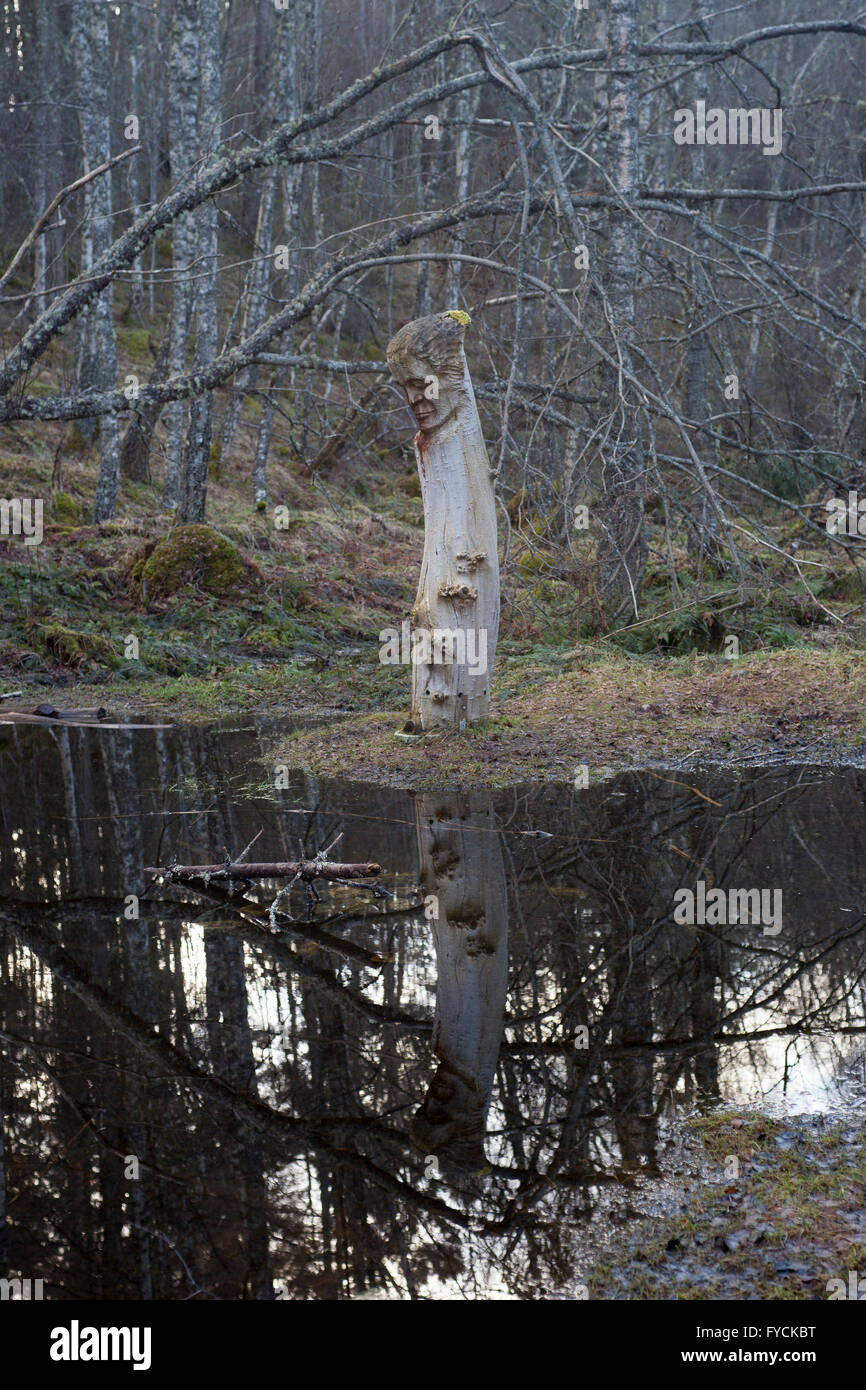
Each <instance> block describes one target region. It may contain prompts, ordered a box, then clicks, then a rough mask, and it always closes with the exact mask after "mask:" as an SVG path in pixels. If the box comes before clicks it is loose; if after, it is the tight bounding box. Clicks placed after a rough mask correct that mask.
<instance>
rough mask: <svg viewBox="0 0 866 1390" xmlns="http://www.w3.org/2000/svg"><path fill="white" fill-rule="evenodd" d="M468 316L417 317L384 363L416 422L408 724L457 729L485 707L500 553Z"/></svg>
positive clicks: (485, 713) (481, 717)
mask: <svg viewBox="0 0 866 1390" xmlns="http://www.w3.org/2000/svg"><path fill="white" fill-rule="evenodd" d="M468 322H469V317H468V315H467V314H464V313H462V312H461V311H459V310H450V311H449V312H448V313H444V314H431V315H429V316H428V317H426V318H422V319H415V320H414V321H413V322H412V323H408V324H406V326H405V327H404V328H401V329H400V331H399V332H398V333H397V334H395V336H394V337H393V338H392V340H391V342H390V343H389V344H388V365H389V367H390V369H391V375H392V376H393V378H394V380H395V382H396V383H397V384H398V385H399V386H401V387H402V389H403V391H404V394H405V396H406V400H407V402H408V404H409V408H410V410H411V411H412V414H413V416H414V417H415V421H416V423H417V425H418V433H417V434H416V435H415V438H414V441H413V443H414V446H415V457H416V460H417V463H418V473H419V476H420V479H421V498H422V502H423V504H424V556H423V559H422V562H421V575H420V579H419V582H418V592H417V595H416V598H415V604H414V607H413V609H412V614H411V621H412V714H411V721H412V725H413V728H414V730H416V731H418V732H421V731H425V732H426V731H428V730H431V729H442V728H447V729H461V728H463V727H465V726H466V725H468V724H476V723H480V722H481V721H483V720H485V719H486V718H487V717H488V714H489V712H490V674H491V672H492V669H493V662H494V659H495V656H496V642H497V638H498V636H499V557H498V553H497V537H496V504H495V499H494V494H493V481H492V479H491V476H490V461H489V459H488V457H487V449H486V448H485V445H484V439H483V438H482V434H481V422H480V420H479V418H478V409H477V407H476V404H475V393H474V392H473V390H472V382H471V380H470V377H469V368H468V366H467V364H466V356H465V353H464V350H463V336H464V333H465V331H466V326H467V324H468Z"/></svg>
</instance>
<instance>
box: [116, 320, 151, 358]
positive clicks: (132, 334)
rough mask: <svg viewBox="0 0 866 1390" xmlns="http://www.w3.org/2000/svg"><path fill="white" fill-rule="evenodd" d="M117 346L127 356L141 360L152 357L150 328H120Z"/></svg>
mask: <svg viewBox="0 0 866 1390" xmlns="http://www.w3.org/2000/svg"><path fill="white" fill-rule="evenodd" d="M117 346H118V348H119V349H120V351H121V352H122V353H124V354H125V355H126V356H127V357H132V358H134V359H135V361H137V362H141V361H143V360H146V359H148V358H149V357H150V330H149V329H147V328H118V329H117Z"/></svg>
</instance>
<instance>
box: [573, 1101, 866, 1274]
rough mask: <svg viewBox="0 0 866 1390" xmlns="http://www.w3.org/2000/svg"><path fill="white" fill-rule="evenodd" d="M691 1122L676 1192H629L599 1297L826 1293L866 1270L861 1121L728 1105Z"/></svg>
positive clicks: (647, 1188)
mask: <svg viewBox="0 0 866 1390" xmlns="http://www.w3.org/2000/svg"><path fill="white" fill-rule="evenodd" d="M683 1128H684V1133H683V1135H682V1138H683V1145H682V1147H681V1148H680V1149H679V1150H678V1153H677V1160H676V1164H675V1167H674V1171H673V1173H672V1175H671V1177H670V1185H669V1190H668V1192H667V1195H666V1196H665V1197H664V1198H663V1199H661V1200H657V1201H655V1202H654V1198H653V1191H652V1182H649V1183H648V1184H645V1185H644V1187H643V1189H642V1190H641V1191H640V1194H639V1195H635V1194H634V1193H632V1195H631V1196H630V1197H629V1204H628V1207H627V1209H626V1215H625V1217H624V1218H622V1224H620V1225H619V1226H618V1228H617V1229H616V1230H615V1231H614V1233H613V1235H612V1236H611V1238H610V1239H609V1241H608V1242H607V1243H606V1245H605V1248H604V1250H603V1252H602V1253H601V1254H600V1255H598V1256H597V1257H596V1259H595V1262H594V1264H593V1266H592V1268H591V1271H590V1273H589V1277H588V1280H587V1288H588V1291H589V1297H590V1298H615V1299H671V1298H675V1299H717V1298H725V1299H737V1300H742V1299H796V1300H803V1299H827V1298H829V1297H830V1296H831V1294H835V1295H836V1296H837V1297H838V1296H839V1293H840V1289H839V1285H833V1284H832V1283H831V1281H832V1280H841V1281H843V1283H844V1286H845V1288H846V1290H847V1287H848V1284H849V1273H850V1271H859V1272H860V1274H861V1275H862V1274H864V1273H866V1135H864V1132H863V1126H862V1117H859V1116H858V1117H854V1116H852V1117H851V1118H849V1119H845V1120H838V1121H835V1120H832V1119H827V1118H825V1117H823V1116H804V1117H802V1116H801V1117H792V1118H787V1119H784V1120H781V1119H775V1118H770V1117H768V1116H765V1115H761V1114H754V1113H747V1112H742V1113H741V1112H732V1111H725V1112H722V1113H718V1114H713V1115H710V1116H703V1117H697V1118H693V1119H691V1120H689V1121H687V1122H686V1123H685V1125H684V1127H683ZM660 1186H661V1184H660ZM653 1206H655V1208H656V1210H654V1211H650V1210H647V1211H646V1212H643V1211H641V1207H644V1208H647V1209H648V1208H651V1207H653ZM828 1285H829V1288H828Z"/></svg>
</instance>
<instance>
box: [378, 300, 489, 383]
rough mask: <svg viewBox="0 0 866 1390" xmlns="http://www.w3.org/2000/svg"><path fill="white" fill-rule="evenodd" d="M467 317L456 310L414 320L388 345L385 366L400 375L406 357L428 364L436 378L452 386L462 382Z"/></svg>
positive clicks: (395, 374)
mask: <svg viewBox="0 0 866 1390" xmlns="http://www.w3.org/2000/svg"><path fill="white" fill-rule="evenodd" d="M468 322H469V316H468V315H467V314H463V313H461V311H460V310H459V309H452V310H450V311H449V312H447V313H444V314H428V315H427V317H426V318H423V319H413V320H412V322H411V323H407V324H406V325H405V326H404V327H403V328H401V329H400V330H399V332H398V333H395V334H394V337H393V338H392V339H391V341H390V343H389V344H388V353H387V356H388V366H389V367H390V368H391V371H392V373H393V375H394V376H399V374H400V370H401V368H403V367H405V364H406V360H407V358H409V357H415V358H417V360H418V361H419V362H422V363H425V364H428V363H429V366H430V369H431V371H432V372H434V373H435V374H436V376H438V377H441V378H442V379H443V380H445V381H448V380H450V381H453V382H455V383H457V382H462V380H463V335H464V333H465V332H466V324H467V323H468Z"/></svg>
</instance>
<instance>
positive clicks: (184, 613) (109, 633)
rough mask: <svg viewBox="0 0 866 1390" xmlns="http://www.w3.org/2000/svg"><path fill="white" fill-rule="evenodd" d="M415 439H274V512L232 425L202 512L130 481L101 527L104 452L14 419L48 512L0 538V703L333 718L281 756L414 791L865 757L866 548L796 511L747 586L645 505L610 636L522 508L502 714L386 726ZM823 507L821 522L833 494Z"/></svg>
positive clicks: (402, 614) (411, 587)
mask: <svg viewBox="0 0 866 1390" xmlns="http://www.w3.org/2000/svg"><path fill="white" fill-rule="evenodd" d="M254 424H255V421H254V420H252V421H251V427H252V426H254ZM251 437H252V436H251ZM400 437H401V438H402V439H403V443H402V445H401V446H400V447H397V446H395V447H394V448H391V449H388V448H382V449H381V450H380V451H379V453H374V454H373V455H371V453H370V451H369V449H368V450H367V451H366V452H365V453H363V454H362V453H360V452H358V451H354V452H350V453H349V456H348V457H347V458H346V459H344V460H343V461H342V462H341V463H340V465H339V468H338V469H337V470H335V472H336V473H337V474H338V476H335V477H327V478H322V477H315V478H312V479H311V478H310V477H309V472H308V470H306V469H305V468H304V466H303V465H302V464H301V463H300V462H299V461H297V460H295V459H294V458H293V457H290V451H289V449H288V447H287V446H285V445H284V444H281V443H279V441H278V440H277V441H275V447H274V453H273V458H272V464H271V468H270V477H269V486H270V496H271V501H270V503H269V505H268V507H267V508H266V509H265V510H263V511H259V512H256V511H254V510H253V509H252V508H251V506H250V505H249V502H248V501H245V500H244V498H243V496H242V494H241V488H242V487H243V488H247V487H248V486H249V478H248V472H249V464H248V458H246V460H245V452H244V451H245V448H246V449H247V454H248V448H247V446H248V444H249V442H250V441H249V440H247V439H245V438H244V430H243V429H241V431H240V432H239V442H238V445H237V448H236V450H235V453H236V455H237V459H235V456H234V455H233V457H232V460H229V461H227V462H225V463H222V464H220V463H219V462H217V463H215V464H214V466H213V468H212V476H211V479H210V484H209V496H208V518H209V525H208V527H207V528H180V527H177V526H174V527H173V523H172V518H171V517H170V516H168V515H166V514H164V513H161V512H160V506H159V490H158V488H157V487H156V486H151V485H150V484H133V483H130V482H129V481H127V480H124V481H123V483H122V487H121V497H120V501H119V508H118V515H119V518H120V519H119V520H118V521H116V522H112V523H108V524H105V525H101V526H96V525H93V524H91V523H90V522H89V521H88V518H87V510H88V507H89V499H90V498H91V497H92V496H93V492H94V487H95V472H96V459H95V450H94V448H93V447H92V446H90V447H89V448H88V447H87V446H85V445H84V444H83V442H82V441H80V440H77V441H76V438H75V431H73V433H72V434H71V435H70V434H68V433H63V432H62V427H60V426H56V427H55V426H45V425H39V426H35V425H34V426H29V425H20V426H14V427H9V428H7V429H6V430H5V431H4V432H3V438H2V443H0V465H2V471H3V474H4V491H5V493H6V495H7V496H14V495H18V496H24V497H26V496H38V497H42V498H44V499H45V504H44V505H45V516H44V535H43V538H42V540H41V543H39V544H38V545H31V546H28V545H26V544H25V543H24V539H23V538H22V537H20V536H9V537H0V619H2V623H0V695H3V694H10V693H11V692H14V691H20V692H21V695H20V696H16V697H15V698H14V699H10V700H9V701H8V702H2V703H0V712H2V710H3V709H4V708H5V709H7V710H8V709H10V708H19V709H26V708H30V709H32V708H34V707H35V706H36V705H39V704H42V703H48V704H51V705H53V706H55V707H58V708H61V709H63V708H67V709H68V708H81V707H85V706H94V705H98V706H103V707H105V708H106V709H107V710H108V711H109V713H111V714H116V715H118V716H121V717H123V716H132V717H138V718H140V719H147V718H154V717H158V718H159V719H161V720H166V721H177V720H198V721H201V720H211V721H212V720H215V719H218V718H222V717H225V716H231V717H234V716H236V715H238V714H242V715H244V716H250V715H256V714H260V715H268V716H287V717H290V716H292V715H293V714H296V713H300V712H303V713H317V714H322V713H338V714H340V715H341V716H342V717H341V718H340V719H338V720H329V721H328V722H327V726H326V728H324V727H323V725H322V724H321V723H319V725H318V727H312V728H311V727H305V728H299V729H298V730H297V731H296V732H295V733H293V734H287V735H286V738H285V740H284V742H283V743H282V745H281V747H280V750H279V751H280V753H281V755H282V756H283V757H284V758H285V759H286V761H289V762H292V763H294V764H295V765H298V766H304V767H308V768H310V769H311V770H314V771H317V772H321V773H323V774H326V773H337V772H339V773H340V774H341V775H343V776H348V777H356V778H359V779H363V780H365V781H370V780H374V781H380V782H388V783H391V784H394V785H401V786H408V787H414V786H418V787H421V786H432V785H449V786H459V785H473V784H474V785H482V784H483V785H498V784H503V783H513V782H516V781H522V780H538V779H541V780H551V779H552V780H558V781H572V780H574V778H575V777H576V776H577V775H578V773H579V770H580V769H581V768H583V767H586V768H588V770H589V776H590V777H591V778H592V777H595V776H596V775H598V774H599V772H602V771H603V770H605V769H608V768H610V769H620V768H626V767H633V766H636V765H652V764H665V765H667V766H672V765H675V766H682V767H688V766H694V765H695V764H696V763H699V762H702V761H704V762H706V761H712V762H737V761H744V760H750V761H766V760H772V761H778V760H780V759H784V758H787V759H789V760H791V761H794V760H801V761H802V760H808V761H821V762H833V763H835V762H839V761H854V762H856V761H860V760H862V759H864V758H866V698H864V696H866V556H864V557H862V558H861V556H860V554H859V553H858V552H855V551H853V550H849V551H848V552H847V553H844V554H843V553H841V552H839V551H838V550H835V551H831V550H830V549H829V547H828V545H827V543H826V540H824V539H822V536H821V534H820V530H816V529H815V527H814V526H813V527H807V526H806V524H805V522H803V521H802V520H799V521H798V520H797V518H796V517H794V519H793V520H792V521H791V522H789V523H786V524H785V525H780V524H778V523H776V524H774V523H773V522H772V520H771V519H769V518H764V519H763V520H762V521H761V523H760V529H761V531H762V533H763V534H764V535H765V536H769V537H771V538H772V545H771V547H770V548H767V546H765V545H764V544H758V540H757V538H756V539H755V544H754V546H753V547H752V548H751V550H750V547H749V542H748V541H744V556H745V560H746V570H747V573H746V578H745V580H744V582H743V583H742V584H741V585H739V586H738V587H736V588H734V587H733V585H732V581H731V580H730V579H729V578H725V577H724V576H723V575H721V574H715V575H714V573H713V572H712V570H710V569H707V568H705V569H704V572H703V573H698V572H697V571H696V566H695V562H694V560H693V558H692V557H691V556H690V555H689V554H688V552H687V549H686V547H685V545H684V544H683V545H681V546H680V545H678V544H677V543H676V542H675V541H674V543H673V544H672V545H671V546H670V547H669V546H667V545H666V543H665V541H664V537H663V535H662V530H661V527H660V525H658V522H657V519H656V518H655V504H654V503H653V501H652V499H651V500H650V507H649V517H650V523H649V532H650V535H649V540H650V555H649V564H648V568H647V575H646V581H645V584H644V590H643V594H642V596H641V597H642V614H643V616H642V617H641V619H640V621H638V622H635V621H634V620H633V619H632V620H631V621H629V619H628V616H626V617H625V618H623V619H621V620H620V622H621V626H619V627H617V628H615V629H614V630H613V631H604V630H603V629H602V627H601V625H600V624H599V622H598V619H597V615H595V616H594V613H593V604H592V602H591V600H590V598H588V596H587V593H586V590H585V586H584V585H583V583H582V578H581V576H582V573H583V570H582V568H581V558H580V554H579V551H578V550H575V544H577V543H576V542H575V544H572V545H571V547H570V549H569V547H566V548H565V549H563V547H562V545H561V544H559V545H557V543H555V541H556V538H555V537H554V536H553V534H552V532H553V526H554V519H553V518H545V517H543V516H540V515H539V514H537V513H524V512H523V511H521V510H520V508H521V507H524V505H525V504H524V502H522V501H521V502H520V505H519V506H515V507H514V508H512V511H513V516H512V526H513V529H512V533H511V540H510V543H509V550H508V554H507V556H506V557H505V559H504V564H503V602H502V624H501V631H500V641H499V647H498V651H497V660H496V666H495V669H494V671H493V681H492V684H493V703H492V717H491V720H490V722H489V723H488V724H487V725H486V726H484V727H482V728H477V729H472V730H470V731H469V732H468V733H467V735H466V736H465V737H464V736H449V737H440V738H435V737H425V738H423V739H420V740H411V741H407V740H406V739H405V738H403V739H400V738H397V737H395V735H396V734H397V733H399V732H400V731H401V729H402V727H403V725H404V723H405V721H406V718H407V716H408V697H409V681H410V673H409V669H408V667H403V666H389V665H382V664H381V663H380V661H379V649H380V646H381V645H382V641H383V638H382V635H381V634H383V633H384V631H385V630H386V629H391V630H394V631H399V629H400V625H401V623H402V622H403V620H404V619H405V618H406V617H407V615H408V613H409V610H410V608H411V606H412V601H413V599H414V591H415V583H416V579H417V575H418V571H419V567H420V559H421V551H422V544H423V515H422V509H421V502H420V497H419V487H418V479H417V474H416V472H415V466H414V462H413V461H412V460H411V459H410V457H409V455H408V451H407V448H406V444H405V435H401V436H400ZM380 455H381V457H380ZM371 460H372V461H371ZM809 506H811V508H812V510H813V511H814V514H815V516H816V517H819V516H820V514H821V512H820V505H819V501H818V499H817V498H812V501H811V503H810V504H809ZM807 512H808V508H807ZM758 529H759V527H758V525H757V523H756V524H755V531H756V532H757V530H758ZM530 536H531V537H532V539H528V537H530ZM560 539H561V538H560ZM860 549H862V547H859V548H858V551H859V550H860ZM563 555H564V556H565V559H564V560H563V558H562V557H563ZM803 576H808V584H807V583H806V582H805V580H804V578H803ZM732 637H733V638H735V639H736V643H735V649H736V651H737V653H738V654H737V655H736V656H727V655H725V652H726V650H727V649H728V648H729V646H730V639H731V638H732Z"/></svg>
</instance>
